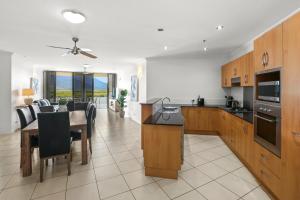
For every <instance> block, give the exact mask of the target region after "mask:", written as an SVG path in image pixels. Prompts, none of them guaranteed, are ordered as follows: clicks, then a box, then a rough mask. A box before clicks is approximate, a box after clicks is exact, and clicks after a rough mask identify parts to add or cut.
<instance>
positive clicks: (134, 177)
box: [124, 170, 154, 189]
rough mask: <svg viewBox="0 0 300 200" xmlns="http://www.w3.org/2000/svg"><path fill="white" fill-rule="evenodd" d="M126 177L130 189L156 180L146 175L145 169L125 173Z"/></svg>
mask: <svg viewBox="0 0 300 200" xmlns="http://www.w3.org/2000/svg"><path fill="white" fill-rule="evenodd" d="M124 178H125V180H126V182H127V184H128V185H129V188H130V189H134V188H137V187H140V186H142V185H146V184H149V183H152V182H153V181H154V180H153V178H151V177H149V176H145V172H144V171H143V170H139V171H135V172H131V173H128V174H124Z"/></svg>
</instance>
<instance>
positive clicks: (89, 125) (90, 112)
mask: <svg viewBox="0 0 300 200" xmlns="http://www.w3.org/2000/svg"><path fill="white" fill-rule="evenodd" d="M94 112H96V107H95V105H94V104H91V105H90V106H89V107H88V110H87V112H86V113H87V116H86V120H87V138H88V141H89V147H90V152H91V153H92V132H93V113H94ZM71 137H72V141H79V140H81V130H78V131H71Z"/></svg>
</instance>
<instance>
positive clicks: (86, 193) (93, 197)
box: [66, 183, 100, 200]
mask: <svg viewBox="0 0 300 200" xmlns="http://www.w3.org/2000/svg"><path fill="white" fill-rule="evenodd" d="M99 199H100V198H99V194H98V189H97V184H96V183H91V184H88V185H83V186H80V187H75V188H72V189H70V190H67V193H66V200H99Z"/></svg>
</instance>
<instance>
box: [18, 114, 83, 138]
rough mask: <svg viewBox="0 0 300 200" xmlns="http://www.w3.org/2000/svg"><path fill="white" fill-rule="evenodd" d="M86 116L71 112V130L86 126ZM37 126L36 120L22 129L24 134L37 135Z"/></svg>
mask: <svg viewBox="0 0 300 200" xmlns="http://www.w3.org/2000/svg"><path fill="white" fill-rule="evenodd" d="M86 125H87V122H86V116H85V111H72V112H70V127H71V128H72V129H73V128H77V127H78V128H81V127H82V126H86ZM38 130H39V126H38V120H34V121H33V122H32V123H31V124H29V125H28V126H26V127H25V128H23V129H22V131H24V132H30V133H33V134H34V133H38Z"/></svg>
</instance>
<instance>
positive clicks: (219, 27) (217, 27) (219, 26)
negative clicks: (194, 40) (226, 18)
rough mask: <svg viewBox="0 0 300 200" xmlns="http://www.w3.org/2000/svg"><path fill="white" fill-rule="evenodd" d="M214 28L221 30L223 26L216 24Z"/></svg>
mask: <svg viewBox="0 0 300 200" xmlns="http://www.w3.org/2000/svg"><path fill="white" fill-rule="evenodd" d="M216 29H217V30H218V31H221V30H223V29H224V26H223V25H218V26H216Z"/></svg>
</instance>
